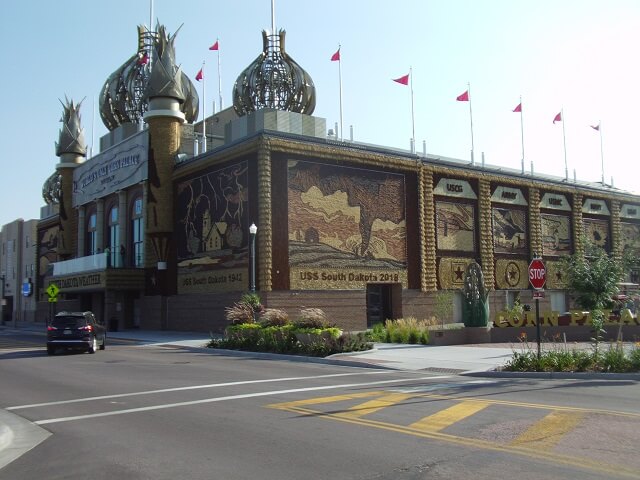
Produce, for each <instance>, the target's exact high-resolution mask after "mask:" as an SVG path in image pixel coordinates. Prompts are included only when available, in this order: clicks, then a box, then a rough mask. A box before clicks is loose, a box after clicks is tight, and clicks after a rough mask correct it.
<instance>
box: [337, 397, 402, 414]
mask: <svg viewBox="0 0 640 480" xmlns="http://www.w3.org/2000/svg"><path fill="white" fill-rule="evenodd" d="M414 396H415V395H410V394H407V393H391V394H389V395H385V396H383V397H380V398H376V399H374V400H369V401H368V402H364V403H361V404H359V405H355V406H353V407H351V408H349V409H348V410H347V411H345V412H342V413H339V414H337V415H340V416H345V417H350V418H358V417H363V416H365V415H369V414H371V413H374V412H377V411H378V410H382V409H383V408H387V407H391V406H393V405H395V404H396V403H400V402H402V401H403V400H406V399H407V398H411V397H414Z"/></svg>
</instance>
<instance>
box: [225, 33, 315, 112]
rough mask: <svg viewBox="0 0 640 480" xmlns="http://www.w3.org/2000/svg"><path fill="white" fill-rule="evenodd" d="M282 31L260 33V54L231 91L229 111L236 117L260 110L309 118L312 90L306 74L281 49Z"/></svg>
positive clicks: (311, 110) (282, 46)
mask: <svg viewBox="0 0 640 480" xmlns="http://www.w3.org/2000/svg"><path fill="white" fill-rule="evenodd" d="M285 33H286V32H285V31H284V30H280V32H279V33H278V34H277V35H267V32H266V31H264V30H263V31H262V43H263V49H262V53H261V54H260V55H258V57H257V58H256V59H255V60H254V61H253V62H252V63H251V64H250V65H249V66H248V67H247V68H246V69H245V70H244V71H243V72H242V73H241V74H240V76H238V79H237V80H236V83H235V85H234V87H233V108H234V109H235V111H236V113H237V114H238V115H239V116H243V115H246V114H247V113H249V112H253V111H255V110H259V109H261V108H273V109H276V110H286V111H290V112H297V113H304V114H307V115H311V114H312V113H313V110H314V109H315V107H316V87H315V86H314V84H313V80H312V79H311V77H310V76H309V74H308V73H307V72H306V71H305V70H304V69H303V68H302V67H301V66H300V65H298V64H297V63H296V62H295V61H294V60H293V58H291V57H290V56H289V55H288V54H287V52H286V51H285V48H284V36H285Z"/></svg>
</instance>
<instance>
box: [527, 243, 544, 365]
mask: <svg viewBox="0 0 640 480" xmlns="http://www.w3.org/2000/svg"><path fill="white" fill-rule="evenodd" d="M529 283H530V284H531V286H532V287H533V289H534V292H533V298H535V300H536V341H537V343H538V361H540V298H544V290H542V289H543V288H544V284H545V283H547V268H546V267H545V266H544V262H543V261H542V259H541V258H539V257H536V256H535V254H534V258H533V260H531V263H530V264H529Z"/></svg>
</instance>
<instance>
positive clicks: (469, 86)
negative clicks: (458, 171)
mask: <svg viewBox="0 0 640 480" xmlns="http://www.w3.org/2000/svg"><path fill="white" fill-rule="evenodd" d="M467 87H468V89H467V91H468V92H469V120H470V121H471V165H473V164H474V163H475V160H474V146H473V111H472V110H471V82H468V83H467Z"/></svg>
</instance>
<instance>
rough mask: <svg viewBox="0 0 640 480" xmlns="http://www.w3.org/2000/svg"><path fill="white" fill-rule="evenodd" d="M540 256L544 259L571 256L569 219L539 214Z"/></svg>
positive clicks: (562, 216)
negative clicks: (540, 227) (540, 228)
mask: <svg viewBox="0 0 640 480" xmlns="http://www.w3.org/2000/svg"><path fill="white" fill-rule="evenodd" d="M540 220H541V223H542V254H543V256H545V257H549V256H560V255H570V254H571V219H570V218H569V217H568V216H564V215H549V214H544V213H543V214H541V215H540Z"/></svg>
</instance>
